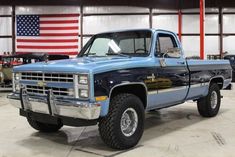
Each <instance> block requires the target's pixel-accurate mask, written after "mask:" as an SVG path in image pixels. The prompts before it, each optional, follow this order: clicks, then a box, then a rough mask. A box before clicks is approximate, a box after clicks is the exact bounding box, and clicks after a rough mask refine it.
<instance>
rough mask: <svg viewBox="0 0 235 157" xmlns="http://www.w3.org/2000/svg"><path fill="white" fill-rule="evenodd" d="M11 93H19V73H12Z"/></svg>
mask: <svg viewBox="0 0 235 157" xmlns="http://www.w3.org/2000/svg"><path fill="white" fill-rule="evenodd" d="M13 77H14V78H13V91H14V92H19V91H20V83H19V81H20V73H14V74H13Z"/></svg>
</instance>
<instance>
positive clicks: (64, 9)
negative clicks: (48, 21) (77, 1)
mask: <svg viewBox="0 0 235 157" xmlns="http://www.w3.org/2000/svg"><path fill="white" fill-rule="evenodd" d="M66 13H68V14H69V13H80V7H79V6H76V7H71V6H19V7H16V14H21V15H23V14H66Z"/></svg>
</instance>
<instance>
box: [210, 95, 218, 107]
mask: <svg viewBox="0 0 235 157" xmlns="http://www.w3.org/2000/svg"><path fill="white" fill-rule="evenodd" d="M217 102H218V95H217V93H216V91H213V92H212V93H211V108H212V109H215V108H216V106H217Z"/></svg>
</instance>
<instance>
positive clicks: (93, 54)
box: [84, 53, 97, 57]
mask: <svg viewBox="0 0 235 157" xmlns="http://www.w3.org/2000/svg"><path fill="white" fill-rule="evenodd" d="M84 56H86V57H88V56H94V57H97V55H96V53H87V54H84Z"/></svg>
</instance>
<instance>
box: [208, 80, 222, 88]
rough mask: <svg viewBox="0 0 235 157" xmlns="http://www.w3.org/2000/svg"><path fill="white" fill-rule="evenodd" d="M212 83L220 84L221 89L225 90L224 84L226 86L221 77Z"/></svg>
mask: <svg viewBox="0 0 235 157" xmlns="http://www.w3.org/2000/svg"><path fill="white" fill-rule="evenodd" d="M212 83H216V84H218V86H219V88H220V89H222V88H223V84H224V80H223V78H221V77H217V78H213V79H212V80H211V81H210V84H212Z"/></svg>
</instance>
